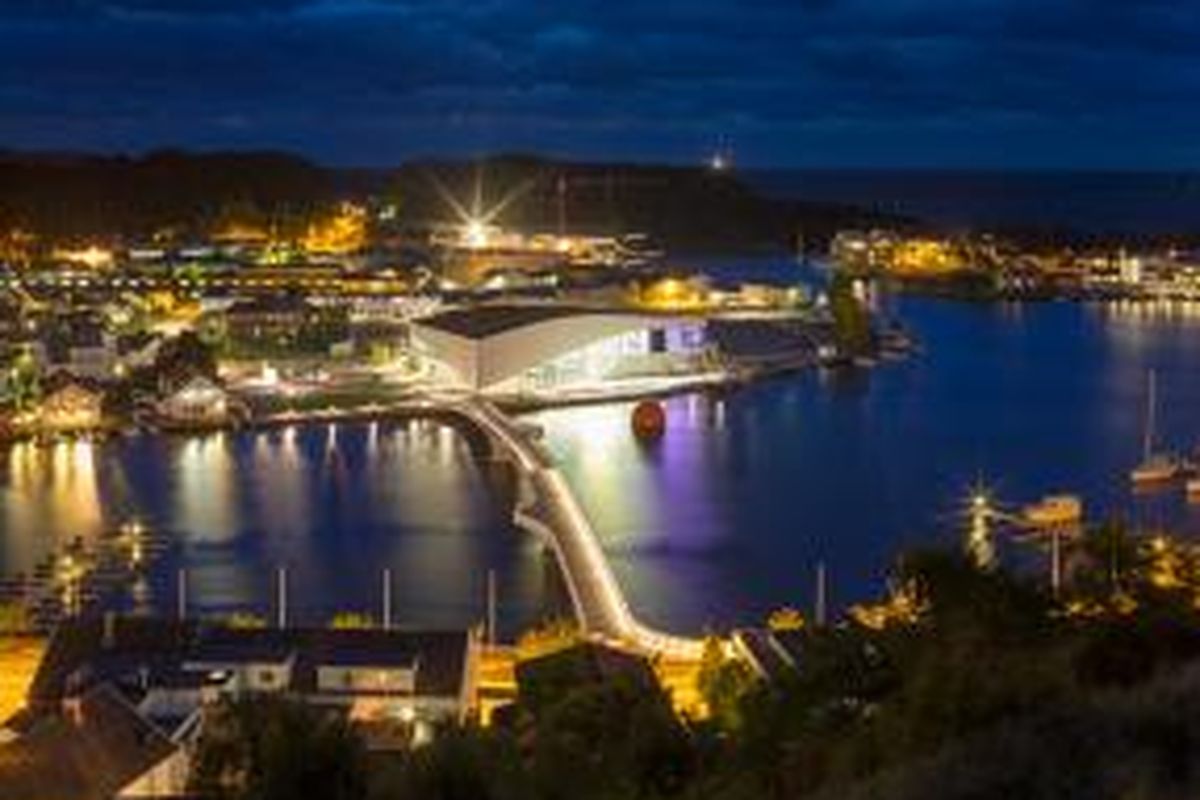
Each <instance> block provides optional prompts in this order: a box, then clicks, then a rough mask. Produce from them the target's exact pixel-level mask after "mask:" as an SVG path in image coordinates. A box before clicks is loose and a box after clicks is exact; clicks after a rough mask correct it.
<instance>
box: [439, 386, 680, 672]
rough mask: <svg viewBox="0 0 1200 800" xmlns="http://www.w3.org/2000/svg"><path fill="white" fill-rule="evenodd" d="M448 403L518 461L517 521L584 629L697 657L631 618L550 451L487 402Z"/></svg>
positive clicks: (640, 647)
mask: <svg viewBox="0 0 1200 800" xmlns="http://www.w3.org/2000/svg"><path fill="white" fill-rule="evenodd" d="M450 408H451V409H452V410H454V411H456V412H457V413H459V414H461V415H462V416H463V417H465V418H466V419H468V420H470V421H471V422H473V423H474V424H475V425H478V426H479V427H480V428H481V429H483V430H484V431H485V432H486V433H487V434H488V435H489V437H491V439H492V441H493V442H494V443H496V444H497V445H499V446H500V447H502V448H503V449H504V451H505V452H506V453H507V454H508V455H509V456H511V457H512V458H513V459H514V461H515V462H516V465H517V467H518V469H519V470H520V473H521V475H522V478H523V487H522V495H521V497H520V499H519V501H518V505H517V510H516V520H517V522H518V523H519V524H521V525H523V526H524V527H527V528H531V529H533V530H534V531H535V532H536V533H538V534H539V535H541V536H543V537H544V538H545V539H546V540H547V541H548V542H549V543H550V545H551V546H552V548H553V549H554V554H555V556H556V557H557V559H558V563H559V566H560V568H561V569H562V572H563V575H564V576H565V578H566V581H567V587H568V590H569V591H570V594H571V600H572V602H573V604H574V606H575V611H576V614H577V615H578V617H579V622H580V624H581V626H582V627H583V629H584V630H585V631H586V632H587V633H588V634H590V635H592V636H596V637H598V638H601V639H606V640H609V641H612V642H617V643H621V644H624V645H627V646H632V647H635V648H637V649H638V650H641V651H643V652H646V653H649V654H655V655H665V656H669V657H673V658H686V659H695V658H699V656H700V653H701V650H702V642H701V641H700V640H698V639H690V638H685V637H679V636H673V635H670V634H665V633H660V632H658V631H655V630H652V629H650V628H648V627H646V626H645V625H643V624H641V623H640V622H638V621H637V619H636V618H635V617H634V615H633V613H632V611H630V609H629V604H628V603H627V602H626V600H625V596H624V594H623V593H622V592H621V588H620V585H619V584H618V583H617V580H616V578H615V577H614V576H613V574H612V570H611V569H610V568H609V565H608V559H607V558H606V557H605V555H604V551H603V550H602V549H601V547H600V544H599V540H598V539H597V537H596V534H595V531H594V530H593V528H592V525H591V522H590V521H589V520H588V518H587V515H586V514H585V513H584V512H583V509H582V508H581V507H580V505H579V501H578V500H577V499H576V498H575V494H574V492H572V491H571V488H570V486H569V485H568V483H567V481H566V479H565V478H564V477H563V476H562V474H561V473H560V472H559V471H558V469H557V468H556V467H555V465H554V463H553V461H552V460H551V459H550V458H549V456H547V455H546V453H545V452H543V450H542V449H541V448H540V447H539V446H538V445H537V444H536V443H534V442H533V441H531V440H530V439H529V438H528V437H527V436H526V435H525V434H524V432H522V431H521V430H520V428H519V427H518V426H517V425H516V424H515V423H514V422H513V420H511V419H510V418H509V417H507V416H506V415H504V414H503V413H501V412H500V411H499V410H498V409H496V407H495V406H492V405H491V404H489V403H487V402H486V401H483V400H479V399H469V400H457V401H455V402H453V403H452V404H451V405H450Z"/></svg>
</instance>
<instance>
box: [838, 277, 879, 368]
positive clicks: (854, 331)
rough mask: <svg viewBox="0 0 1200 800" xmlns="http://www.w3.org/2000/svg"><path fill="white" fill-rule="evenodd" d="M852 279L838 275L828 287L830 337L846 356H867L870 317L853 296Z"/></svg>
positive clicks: (869, 339)
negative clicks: (833, 336) (831, 315)
mask: <svg viewBox="0 0 1200 800" xmlns="http://www.w3.org/2000/svg"><path fill="white" fill-rule="evenodd" d="M854 280H855V279H854V277H853V276H851V275H849V274H847V273H845V272H843V271H840V270H839V271H838V272H835V273H834V276H833V281H832V282H831V283H830V285H829V310H830V312H831V313H832V314H833V328H834V335H835V336H836V337H837V342H838V346H839V347H840V348H841V349H842V352H844V353H846V354H847V355H852V356H855V355H864V354H866V353H869V352H870V350H871V344H872V335H871V317H870V314H869V313H868V312H867V309H866V308H865V307H864V306H863V304H862V303H861V302H860V301H859V300H858V298H857V297H855V296H854Z"/></svg>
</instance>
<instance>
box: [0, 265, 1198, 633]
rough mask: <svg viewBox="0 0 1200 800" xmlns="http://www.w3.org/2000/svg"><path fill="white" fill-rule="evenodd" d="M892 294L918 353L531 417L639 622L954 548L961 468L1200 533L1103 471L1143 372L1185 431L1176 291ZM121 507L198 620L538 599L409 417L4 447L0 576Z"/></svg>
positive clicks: (512, 616) (445, 619)
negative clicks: (1169, 294)
mask: <svg viewBox="0 0 1200 800" xmlns="http://www.w3.org/2000/svg"><path fill="white" fill-rule="evenodd" d="M706 266H709V267H714V268H715V266H716V265H706ZM726 266H727V267H728V265H726ZM734 266H739V265H734ZM741 266H747V267H749V268H751V269H748V270H745V272H746V273H747V274H749V273H753V274H755V275H756V276H758V277H762V276H763V275H764V274H777V275H786V276H788V279H790V278H792V277H795V276H797V275H798V274H799V273H797V272H796V269H797V268H796V267H795V266H794V265H788V264H768V263H763V262H758V263H754V264H746V265H741ZM893 305H894V311H895V313H897V314H898V315H899V316H900V317H901V318H902V319H903V320H904V321H905V322H906V323H907V324H908V326H909V327H910V328H911V329H912V330H913V331H914V332H915V333H916V335H917V336H918V337H919V339H920V340H921V341H922V343H923V345H924V349H925V352H924V354H922V355H920V356H917V357H914V358H912V359H910V360H907V361H903V362H888V363H883V364H881V365H880V366H878V367H877V368H876V369H874V370H870V371H851V372H842V373H820V372H809V373H804V374H800V375H795V376H791V377H786V378H779V379H775V380H771V381H769V382H765V383H761V384H758V385H754V386H750V387H747V388H745V389H743V390H740V391H738V392H736V393H733V394H730V395H728V396H726V397H724V398H721V399H718V400H711V399H708V398H706V397H700V396H694V397H680V398H676V399H672V400H670V401H668V403H667V408H668V414H669V430H668V432H667V434H666V437H665V439H664V440H663V441H662V442H661V444H660V445H659V446H657V447H654V448H650V449H646V448H643V447H641V446H639V445H638V444H637V443H635V441H634V440H633V439H632V437H631V435H630V433H629V427H628V417H629V406H628V405H624V404H618V405H609V406H599V407H589V408H576V409H564V410H558V411H551V412H544V413H541V414H538V415H536V417H535V418H536V420H537V421H538V422H540V423H541V424H542V425H543V426H544V427H545V430H546V438H547V442H548V444H549V445H550V446H551V448H552V449H553V450H554V451H555V452H556V453H558V454H559V455H560V457H561V461H562V464H563V467H564V470H565V472H566V474H567V475H568V477H569V478H570V479H571V481H572V483H573V485H574V486H575V487H576V489H577V490H578V492H579V493H580V495H581V497H582V499H583V501H584V503H585V505H586V507H587V508H588V510H589V511H590V513H591V514H592V516H593V518H594V520H595V522H596V525H597V528H598V529H599V531H600V535H601V536H602V538H603V543H604V546H605V548H606V550H607V551H608V553H609V554H610V556H611V558H612V562H613V564H614V568H615V569H616V571H617V573H618V577H619V579H620V581H621V583H622V585H623V586H624V587H625V589H626V591H627V592H628V594H629V596H630V600H631V602H632V603H633V605H634V607H635V608H636V609H637V610H638V611H639V613H641V614H642V615H643V616H645V617H646V618H647V619H648V620H649V621H652V622H654V623H657V624H660V625H662V626H665V627H668V628H671V629H676V630H680V631H689V630H693V631H694V630H700V629H701V628H703V627H704V626H705V625H708V624H714V625H720V624H726V623H731V622H746V621H752V620H755V619H758V618H761V616H762V615H763V614H764V613H766V612H767V611H768V610H769V609H771V608H773V607H775V606H778V605H780V604H783V603H792V604H797V605H803V606H807V605H808V604H809V603H810V602H811V595H812V583H813V571H814V567H815V565H816V563H817V562H818V561H822V560H823V561H825V562H826V563H827V564H828V566H829V571H830V575H831V577H832V580H833V594H834V599H835V600H836V601H840V602H846V601H850V600H854V599H858V598H861V597H862V596H864V595H865V594H867V593H868V592H871V591H873V590H874V589H875V588H876V587H877V586H878V585H879V584H880V582H881V578H882V575H883V572H884V570H885V569H886V567H887V566H888V565H889V563H890V562H891V559H892V558H893V556H894V555H895V554H896V553H897V552H898V551H899V550H900V549H901V548H903V547H905V546H908V545H911V544H913V543H917V542H929V541H942V542H947V543H952V542H954V541H955V540H956V538H957V533H956V530H955V527H956V521H955V517H954V511H955V509H956V506H957V503H958V501H959V499H960V498H961V496H962V495H963V493H964V491H965V490H966V488H967V487H968V486H969V485H970V484H972V483H973V482H975V481H976V480H978V479H982V480H984V481H986V482H988V483H990V484H991V485H992V486H993V487H994V489H995V491H996V493H997V494H998V496H999V498H1000V500H1001V501H1002V502H1004V503H1007V504H1009V505H1010V506H1012V507H1016V506H1017V505H1019V504H1021V503H1025V502H1030V501H1033V500H1036V499H1037V498H1039V497H1040V496H1042V495H1044V494H1046V493H1050V492H1063V491H1067V492H1075V493H1078V494H1080V495H1082V496H1083V498H1084V500H1085V503H1086V511H1087V514H1088V516H1089V517H1092V518H1098V517H1101V516H1105V515H1110V514H1124V515H1127V516H1129V517H1130V518H1131V519H1133V520H1134V521H1135V522H1137V523H1138V524H1142V525H1166V524H1170V525H1173V526H1177V527H1179V528H1180V529H1182V530H1186V531H1189V532H1200V513H1195V512H1192V511H1191V510H1189V509H1188V507H1187V505H1186V504H1185V502H1184V500H1183V497H1182V493H1181V491H1180V490H1178V489H1177V490H1176V491H1174V492H1169V493H1167V494H1164V495H1160V496H1155V497H1150V498H1135V497H1133V496H1132V494H1131V492H1130V491H1129V486H1128V482H1127V480H1126V478H1125V475H1126V472H1127V470H1128V468H1129V467H1130V466H1131V465H1132V464H1133V463H1134V462H1135V461H1136V460H1137V458H1138V455H1139V450H1140V439H1141V425H1142V416H1143V407H1144V406H1143V404H1144V395H1145V383H1146V380H1145V378H1146V373H1147V370H1148V369H1149V368H1151V367H1154V368H1156V369H1157V371H1158V376H1159V388H1160V392H1159V395H1160V398H1161V400H1162V408H1161V414H1160V416H1161V419H1162V432H1163V437H1162V438H1163V439H1164V440H1165V441H1166V442H1168V443H1170V444H1173V445H1175V446H1176V447H1177V448H1179V449H1190V448H1191V447H1192V445H1193V444H1194V443H1195V442H1196V441H1197V440H1198V439H1200V414H1197V413H1196V409H1200V371H1198V370H1197V365H1200V306H1196V305H1193V306H1175V307H1148V306H1087V305H1077V304H1068V303H1046V304H1030V305H1023V306H1017V305H1012V306H1005V305H975V304H964V303H954V302H948V301H941V300H933V299H920V298H913V297H908V298H902V299H898V300H895V301H894V302H893ZM133 516H136V517H139V518H141V519H143V520H145V521H146V522H147V523H148V524H149V525H150V526H151V527H153V528H154V529H155V530H158V531H161V532H164V533H166V534H168V535H169V536H170V537H171V538H172V539H173V540H174V541H175V542H176V543H177V547H176V548H175V550H174V551H173V552H172V553H171V554H170V555H169V556H168V557H167V559H166V560H165V561H164V563H163V564H162V566H161V568H160V569H159V571H158V577H159V580H158V590H159V592H158V599H159V604H160V606H161V607H164V608H170V607H171V606H172V603H173V599H172V594H171V589H170V582H171V581H170V574H171V570H172V569H173V568H174V567H176V566H178V565H180V564H182V565H186V566H187V568H188V570H189V573H190V575H191V580H190V584H191V589H192V602H193V604H194V606H195V607H196V608H197V609H198V610H202V611H210V612H221V611H228V610H231V609H235V608H255V609H259V610H269V609H270V597H271V591H272V589H271V578H272V573H273V571H274V569H275V567H276V566H277V565H279V564H287V565H288V567H289V569H290V573H291V585H292V605H293V607H294V608H295V609H296V613H297V614H299V615H301V616H307V618H309V619H323V618H326V617H327V616H328V615H329V614H331V613H332V612H333V611H335V610H341V609H371V608H374V607H376V606H377V604H378V601H379V595H380V589H379V571H380V570H381V569H382V568H383V567H384V566H390V567H391V568H392V569H393V571H394V573H395V586H396V601H395V606H396V615H397V617H398V618H399V619H400V620H401V621H404V622H408V623H412V624H426V625H432V624H465V623H469V622H473V621H477V620H478V619H479V618H480V616H481V615H482V609H483V596H484V588H483V587H484V582H485V575H486V572H487V570H488V569H495V570H496V571H497V574H498V576H499V586H500V598H501V615H502V622H503V623H504V624H505V627H506V628H507V629H508V630H510V631H512V630H515V629H516V628H517V627H519V626H520V625H522V624H525V623H527V622H529V621H531V620H533V619H535V618H536V617H538V616H539V615H540V614H542V613H543V611H544V610H545V609H546V608H547V607H548V606H550V605H552V604H553V603H554V602H555V600H556V598H557V597H558V593H557V592H556V591H555V590H554V588H553V580H552V575H551V574H549V573H550V571H549V570H548V568H547V564H546V561H545V559H544V557H543V555H542V553H541V552H540V551H539V549H538V547H537V546H536V544H535V543H534V542H533V541H532V539H531V538H530V537H528V536H527V535H525V534H522V533H519V532H516V531H513V530H512V528H511V526H510V525H509V524H508V523H507V522H506V520H505V518H504V515H503V514H502V513H501V512H500V511H499V507H498V505H497V504H496V503H495V502H494V497H493V493H492V491H491V489H490V488H489V483H488V481H487V480H486V479H485V477H484V475H483V474H482V472H481V470H480V468H479V467H478V465H476V464H475V462H474V461H473V460H472V458H471V456H470V454H469V452H468V451H467V448H466V446H465V444H464V443H463V442H462V441H461V440H459V439H458V438H457V437H456V435H455V434H454V433H453V432H451V431H450V430H449V429H444V428H439V427H437V426H434V425H429V424H424V425H412V426H400V427H388V426H383V425H380V426H377V427H374V428H372V427H371V426H369V425H356V426H345V425H343V426H341V427H340V428H338V429H337V432H336V434H334V433H331V430H330V428H329V427H328V426H327V425H324V424H322V425H316V426H310V427H298V428H296V429H294V430H293V431H292V432H290V433H289V432H287V431H275V432H270V433H252V434H237V435H233V434H229V435H225V436H218V437H210V438H207V439H184V438H155V437H138V438H133V439H128V440H122V441H116V442H110V443H108V444H105V445H100V446H95V447H91V446H86V445H73V446H72V445H62V446H59V447H57V448H52V449H48V450H38V449H36V448H33V447H27V446H23V447H16V448H13V449H11V450H10V451H8V452H7V453H5V454H4V455H3V457H2V458H0V531H2V533H3V535H2V536H0V565H2V567H3V570H4V571H5V572H7V573H12V572H15V571H18V570H28V569H29V568H30V567H31V566H32V565H33V564H34V563H36V561H37V560H38V559H39V558H40V557H41V556H42V555H43V554H44V553H46V552H47V551H48V550H49V549H50V548H51V547H52V546H53V545H54V543H55V542H61V541H64V540H68V539H70V538H72V537H75V536H82V537H85V538H86V537H93V536H96V535H97V534H98V533H99V532H101V531H102V530H105V529H106V528H111V527H114V526H116V525H118V524H119V523H121V522H122V521H124V520H126V519H128V518H130V517H133Z"/></svg>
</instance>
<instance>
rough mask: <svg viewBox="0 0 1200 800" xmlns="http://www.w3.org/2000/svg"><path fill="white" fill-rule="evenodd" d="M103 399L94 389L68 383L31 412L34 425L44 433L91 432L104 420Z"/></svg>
mask: <svg viewBox="0 0 1200 800" xmlns="http://www.w3.org/2000/svg"><path fill="white" fill-rule="evenodd" d="M103 400H104V397H103V395H102V394H101V392H100V391H98V390H97V389H93V388H90V387H89V386H87V385H85V384H83V383H80V382H78V381H74V380H71V381H68V382H67V383H64V384H63V385H62V386H60V387H59V388H57V389H54V390H53V391H51V392H50V393H49V394H47V395H46V396H45V397H44V398H42V401H41V403H40V404H39V405H38V407H37V409H36V410H35V411H34V413H33V422H34V426H35V427H36V428H37V429H38V430H40V431H43V432H47V433H77V432H83V431H89V430H94V429H95V428H98V427H99V426H100V424H101V422H102V421H103V418H104V415H103Z"/></svg>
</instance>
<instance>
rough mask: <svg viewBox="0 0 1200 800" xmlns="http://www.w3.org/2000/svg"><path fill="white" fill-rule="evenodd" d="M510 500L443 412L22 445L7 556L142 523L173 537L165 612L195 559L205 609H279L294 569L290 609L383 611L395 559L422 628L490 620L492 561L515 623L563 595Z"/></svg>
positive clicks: (9, 457) (31, 557) (8, 519)
mask: <svg viewBox="0 0 1200 800" xmlns="http://www.w3.org/2000/svg"><path fill="white" fill-rule="evenodd" d="M500 508H501V504H500V502H499V499H498V497H497V496H496V494H495V492H494V491H493V489H492V488H491V486H490V485H489V484H488V482H487V481H486V479H485V477H484V475H483V474H482V473H481V471H480V469H479V467H478V465H477V464H476V463H475V461H474V460H473V459H472V456H471V454H470V451H469V450H468V448H467V446H466V443H465V442H464V441H463V440H461V439H460V438H459V437H458V435H457V434H455V433H454V432H453V431H452V430H451V429H449V428H445V427H440V426H437V425H434V424H431V423H421V422H414V423H410V424H400V425H395V426H392V425H388V424H383V423H380V424H377V425H370V424H359V425H345V424H343V425H340V426H338V427H337V428H332V427H331V426H329V425H326V424H321V425H313V426H299V427H296V428H294V429H289V430H278V431H272V432H262V433H239V434H224V435H216V436H209V437H205V438H165V437H162V438H160V437H151V436H139V437H135V438H131V439H125V440H120V441H113V442H109V443H106V444H102V445H87V444H62V445H57V446H55V447H52V448H48V449H47V448H37V447H35V446H32V445H20V446H17V447H14V448H12V449H11V450H10V451H8V453H7V454H6V461H5V463H4V464H3V471H2V472H0V529H2V530H3V534H4V535H3V538H2V539H0V548H2V549H0V558H2V562H3V566H4V570H5V572H6V573H9V574H11V573H14V572H17V571H21V570H25V571H28V570H29V569H30V568H31V567H32V565H33V564H34V563H36V561H37V560H38V559H39V558H41V557H42V556H43V555H44V554H45V553H46V552H47V551H48V550H49V549H50V548H51V547H53V546H54V544H55V543H60V542H63V541H69V540H71V539H72V538H74V537H81V538H82V539H83V540H84V541H87V540H90V539H93V538H94V537H96V536H97V535H99V534H100V533H102V532H103V531H105V530H109V529H112V528H114V527H116V526H118V525H120V524H121V523H122V522H124V521H126V520H129V519H138V520H141V521H143V522H144V523H146V524H147V525H148V526H149V527H150V528H151V529H152V530H154V531H156V532H159V533H164V534H167V535H168V536H169V537H170V538H171V539H172V540H173V541H174V543H175V547H174V548H173V549H172V550H171V551H169V552H168V553H167V555H166V556H165V557H164V558H163V559H162V560H161V561H160V563H158V564H157V565H156V568H155V578H156V580H155V584H156V585H155V589H156V592H155V597H154V599H153V602H154V604H155V605H157V606H158V607H159V608H162V609H164V610H172V609H173V608H174V601H175V593H174V580H173V577H174V574H175V571H176V569H177V568H178V567H179V566H184V567H186V568H187V571H188V586H189V590H190V598H189V600H190V605H191V607H192V610H193V611H195V612H198V613H205V614H220V613H228V612H231V611H237V610H246V611H253V612H255V613H260V614H263V613H271V609H272V607H273V606H272V602H273V597H274V595H273V580H274V577H275V573H276V570H277V568H278V567H279V566H281V565H282V566H286V567H287V569H288V575H289V577H288V581H289V588H290V592H289V594H290V602H289V605H290V608H291V611H292V616H293V618H294V619H298V620H306V621H309V622H320V621H323V620H326V619H328V618H329V617H330V616H332V615H333V614H334V613H336V612H339V611H359V612H371V613H374V614H375V615H376V616H378V615H379V614H380V613H381V612H380V606H381V597H382V585H381V584H382V569H383V568H384V567H390V568H391V569H392V571H393V606H394V617H395V619H396V620H397V621H399V622H400V623H410V624H420V625H463V624H470V623H473V622H477V621H478V620H480V619H481V618H482V616H483V608H484V597H485V584H486V575H487V571H488V570H489V569H494V570H495V571H496V573H497V583H498V586H499V589H500V593H501V596H502V598H503V600H504V603H503V606H502V608H501V611H502V612H503V614H502V620H501V622H502V624H503V626H504V628H505V629H506V630H509V631H512V630H516V629H518V628H519V627H520V626H522V625H525V624H528V623H529V622H531V621H533V620H534V619H536V618H537V617H538V616H540V614H541V612H542V610H543V608H546V607H550V604H551V603H552V602H553V601H554V599H555V595H554V593H553V592H550V591H548V590H547V588H546V578H547V572H548V570H547V569H546V568H545V563H544V561H543V558H542V556H541V554H540V552H539V551H538V549H537V548H536V547H535V544H534V542H533V541H532V540H530V539H529V538H528V537H526V536H525V535H524V534H521V533H520V532H518V531H515V530H513V529H512V527H511V525H509V524H508V522H507V521H506V519H505V517H504V515H503V514H501V513H500Z"/></svg>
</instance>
